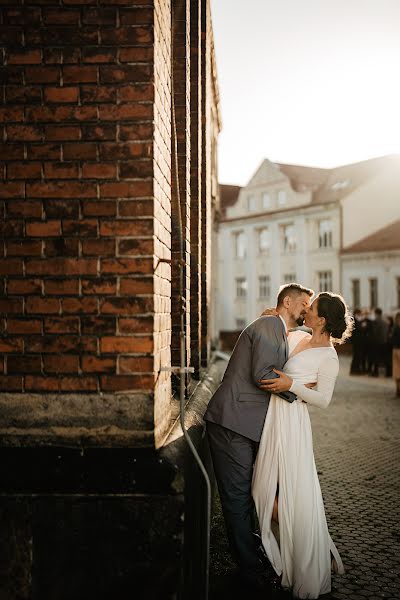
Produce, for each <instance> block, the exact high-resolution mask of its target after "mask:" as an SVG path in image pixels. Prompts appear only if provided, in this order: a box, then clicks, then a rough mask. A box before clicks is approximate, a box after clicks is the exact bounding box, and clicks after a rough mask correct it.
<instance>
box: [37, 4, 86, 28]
mask: <svg viewBox="0 0 400 600" xmlns="http://www.w3.org/2000/svg"><path fill="white" fill-rule="evenodd" d="M42 15H43V16H42V18H43V23H44V24H45V25H78V24H79V18H80V12H79V10H60V9H59V8H44V9H43V10H42Z"/></svg>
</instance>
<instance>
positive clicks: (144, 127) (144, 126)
mask: <svg viewBox="0 0 400 600" xmlns="http://www.w3.org/2000/svg"><path fill="white" fill-rule="evenodd" d="M133 89H135V88H134V86H133ZM126 91H127V94H128V93H129V94H132V91H131V90H126ZM122 92H123V89H122V88H121V89H119V90H118V93H119V94H120V95H121V94H122ZM127 99H128V98H126V100H127ZM152 134H153V124H152V123H146V122H144V123H143V122H140V123H129V124H125V125H120V127H119V139H120V140H122V141H132V140H138V141H139V140H151V137H152ZM151 143H152V142H151ZM150 149H151V146H150ZM146 153H147V156H149V155H150V151H149V150H147V149H146ZM144 154H145V153H143V155H144Z"/></svg>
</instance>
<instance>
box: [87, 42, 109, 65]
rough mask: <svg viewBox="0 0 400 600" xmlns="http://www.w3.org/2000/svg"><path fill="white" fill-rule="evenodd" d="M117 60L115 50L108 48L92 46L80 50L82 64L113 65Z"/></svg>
mask: <svg viewBox="0 0 400 600" xmlns="http://www.w3.org/2000/svg"><path fill="white" fill-rule="evenodd" d="M116 60H117V49H116V48H110V47H101V46H94V47H93V48H83V49H82V61H83V62H84V63H99V64H103V63H114V62H116Z"/></svg>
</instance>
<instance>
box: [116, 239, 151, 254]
mask: <svg viewBox="0 0 400 600" xmlns="http://www.w3.org/2000/svg"><path fill="white" fill-rule="evenodd" d="M117 252H118V255H119V256H128V255H129V256H143V255H146V254H147V255H149V256H152V255H153V252H154V240H153V238H149V239H140V238H136V239H128V240H125V239H122V240H118V242H117Z"/></svg>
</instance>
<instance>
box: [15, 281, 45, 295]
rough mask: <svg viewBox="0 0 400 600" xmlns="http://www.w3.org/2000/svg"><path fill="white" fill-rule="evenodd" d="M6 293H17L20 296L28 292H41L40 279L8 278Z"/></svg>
mask: <svg viewBox="0 0 400 600" xmlns="http://www.w3.org/2000/svg"><path fill="white" fill-rule="evenodd" d="M7 293H8V294H18V295H21V296H24V295H29V294H41V293H42V280H41V279H26V278H24V279H9V280H8V283H7Z"/></svg>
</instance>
